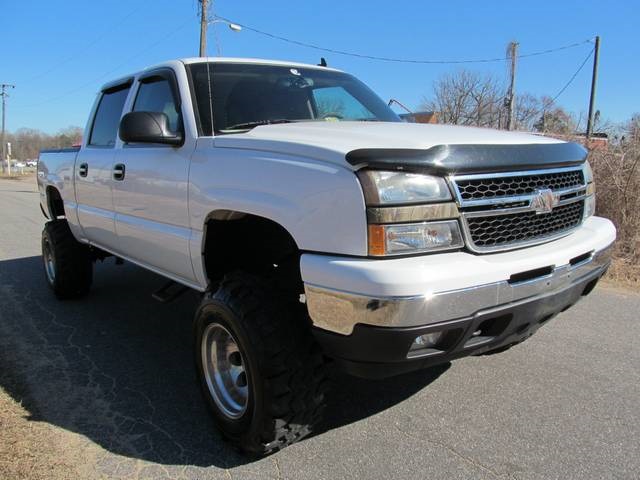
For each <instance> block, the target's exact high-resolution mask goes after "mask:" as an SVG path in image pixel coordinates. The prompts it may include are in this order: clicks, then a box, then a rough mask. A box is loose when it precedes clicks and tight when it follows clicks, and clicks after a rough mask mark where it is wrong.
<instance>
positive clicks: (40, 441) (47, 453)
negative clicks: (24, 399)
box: [0, 388, 85, 480]
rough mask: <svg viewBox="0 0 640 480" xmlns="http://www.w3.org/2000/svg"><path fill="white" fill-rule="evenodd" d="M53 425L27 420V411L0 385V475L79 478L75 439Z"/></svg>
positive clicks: (7, 476) (31, 477)
mask: <svg viewBox="0 0 640 480" xmlns="http://www.w3.org/2000/svg"><path fill="white" fill-rule="evenodd" d="M70 437H71V434H67V435H63V436H62V437H61V436H60V433H59V432H56V430H55V429H54V427H52V426H51V425H49V424H46V423H40V422H34V421H32V420H29V418H28V413H27V411H26V410H24V409H23V408H22V407H21V406H20V405H19V404H17V403H16V402H14V401H13V399H12V398H11V397H10V396H9V395H8V394H7V393H6V392H5V391H4V390H3V389H2V388H0V478H2V479H35V480H38V479H42V480H45V479H47V480H48V479H52V478H55V479H61V480H67V479H68V480H75V479H77V478H83V477H84V476H85V475H84V474H85V472H81V471H79V469H78V466H79V465H80V466H81V465H83V463H82V462H81V461H80V460H81V459H80V458H78V456H79V455H78V454H73V453H71V452H77V445H76V443H77V442H76V441H75V439H72V438H70Z"/></svg>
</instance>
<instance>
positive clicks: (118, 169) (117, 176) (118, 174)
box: [113, 163, 125, 181]
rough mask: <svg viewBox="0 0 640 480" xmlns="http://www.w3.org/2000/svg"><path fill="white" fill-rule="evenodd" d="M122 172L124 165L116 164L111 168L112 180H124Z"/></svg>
mask: <svg viewBox="0 0 640 480" xmlns="http://www.w3.org/2000/svg"><path fill="white" fill-rule="evenodd" d="M124 172H125V167H124V163H116V164H115V165H114V167H113V179H114V180H120V181H122V180H124Z"/></svg>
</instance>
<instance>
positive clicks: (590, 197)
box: [582, 161, 596, 219]
mask: <svg viewBox="0 0 640 480" xmlns="http://www.w3.org/2000/svg"><path fill="white" fill-rule="evenodd" d="M583 175H584V183H586V184H587V198H585V199H584V214H583V216H582V218H583V219H587V218H589V217H591V216H592V215H595V213H596V184H595V183H594V181H593V170H591V165H589V161H586V162H585V163H584V169H583Z"/></svg>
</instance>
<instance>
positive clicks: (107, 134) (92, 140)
mask: <svg viewBox="0 0 640 480" xmlns="http://www.w3.org/2000/svg"><path fill="white" fill-rule="evenodd" d="M129 88H130V87H129V85H127V86H124V87H122V88H120V89H118V90H115V91H114V90H109V91H107V92H104V93H103V94H102V97H101V98H100V102H99V103H98V108H97V110H96V114H95V116H94V118H93V126H92V127H91V136H90V137H89V145H92V146H95V147H113V146H114V145H115V144H116V137H117V136H118V127H119V126H120V117H121V116H122V109H123V107H124V102H125V101H126V100H127V95H129Z"/></svg>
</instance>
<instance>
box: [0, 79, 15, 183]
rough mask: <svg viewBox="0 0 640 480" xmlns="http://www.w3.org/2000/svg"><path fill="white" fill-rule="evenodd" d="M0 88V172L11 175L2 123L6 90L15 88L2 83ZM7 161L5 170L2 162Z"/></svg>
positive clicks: (4, 114) (6, 95)
mask: <svg viewBox="0 0 640 480" xmlns="http://www.w3.org/2000/svg"><path fill="white" fill-rule="evenodd" d="M0 87H1V88H2V93H0V97H2V134H0V143H2V147H1V148H0V152H2V157H1V160H2V171H3V172H5V173H8V174H9V175H11V163H9V161H8V159H7V156H6V154H5V152H6V148H7V145H6V144H5V140H4V121H5V116H6V107H7V104H6V99H7V97H8V96H9V94H8V93H7V92H6V90H7V88H16V86H15V85H10V84H8V83H3V84H1V85H0ZM5 160H7V166H6V169H5V166H4V161H5Z"/></svg>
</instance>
